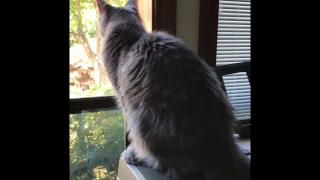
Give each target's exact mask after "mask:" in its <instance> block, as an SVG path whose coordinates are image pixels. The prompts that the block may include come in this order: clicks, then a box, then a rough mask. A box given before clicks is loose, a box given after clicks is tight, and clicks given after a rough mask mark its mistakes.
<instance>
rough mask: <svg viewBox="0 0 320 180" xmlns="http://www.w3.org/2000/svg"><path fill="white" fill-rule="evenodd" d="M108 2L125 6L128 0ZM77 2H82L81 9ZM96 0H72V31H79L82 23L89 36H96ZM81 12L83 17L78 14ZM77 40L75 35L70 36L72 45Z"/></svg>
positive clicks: (111, 0) (110, 0)
mask: <svg viewBox="0 0 320 180" xmlns="http://www.w3.org/2000/svg"><path fill="white" fill-rule="evenodd" d="M107 2H108V3H109V4H111V5H113V6H116V7H120V6H124V5H125V4H126V3H127V2H128V0H107ZM77 3H80V9H78V6H77ZM95 3H96V1H95V0H70V9H69V18H70V32H71V33H79V30H78V28H79V25H80V24H82V31H83V32H84V34H85V36H86V37H87V38H95V37H96V36H97V32H96V21H97V18H98V17H97V16H98V14H97V11H96V9H97V7H96V5H95ZM79 11H80V12H81V17H79V16H78V12H79ZM76 42H77V41H76V40H75V39H74V37H70V47H71V46H73V45H74V43H76Z"/></svg>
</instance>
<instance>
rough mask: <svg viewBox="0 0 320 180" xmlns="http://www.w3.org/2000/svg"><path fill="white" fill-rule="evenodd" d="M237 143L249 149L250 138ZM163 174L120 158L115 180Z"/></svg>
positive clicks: (151, 179)
mask: <svg viewBox="0 0 320 180" xmlns="http://www.w3.org/2000/svg"><path fill="white" fill-rule="evenodd" d="M238 144H239V145H240V146H241V147H243V148H245V149H248V150H249V151H251V146H250V139H238ZM248 157H249V158H250V155H249V156H248ZM166 179H167V177H166V176H165V174H163V173H161V172H158V171H157V170H154V169H150V168H146V167H142V166H135V165H131V164H127V163H126V162H125V160H124V159H123V158H120V161H119V169H118V177H117V180H166ZM201 179H202V178H201V177H190V178H187V179H186V180H201Z"/></svg>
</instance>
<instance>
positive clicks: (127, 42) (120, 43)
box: [105, 21, 146, 51]
mask: <svg viewBox="0 0 320 180" xmlns="http://www.w3.org/2000/svg"><path fill="white" fill-rule="evenodd" d="M145 33H146V30H145V28H144V27H143V25H142V24H139V23H136V22H132V23H130V22H127V21H123V22H121V21H120V22H112V23H110V24H109V25H108V27H107V29H106V33H105V40H106V41H105V43H106V48H107V49H108V50H110V51H112V50H117V51H119V50H122V49H127V48H130V47H131V46H132V45H133V44H135V43H136V42H137V41H138V40H139V39H140V38H141V37H142V36H143V35H144V34H145ZM111 45H112V46H111Z"/></svg>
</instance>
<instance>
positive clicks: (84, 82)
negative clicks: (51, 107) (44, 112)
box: [69, 0, 128, 98]
mask: <svg viewBox="0 0 320 180" xmlns="http://www.w3.org/2000/svg"><path fill="white" fill-rule="evenodd" d="M127 1H128V0H107V2H108V3H109V4H111V5H114V6H124V5H125V4H126V3H127ZM95 3H96V1H93V0H70V10H69V16H70V98H79V97H94V96H103V95H112V94H114V90H113V89H112V85H111V83H110V81H109V79H108V78H107V76H106V75H105V73H104V69H103V67H102V66H101V64H100V63H99V61H98V59H99V56H100V47H101V46H100V42H101V41H100V34H98V33H97V17H98V10H97V7H96V5H95ZM79 27H82V28H79Z"/></svg>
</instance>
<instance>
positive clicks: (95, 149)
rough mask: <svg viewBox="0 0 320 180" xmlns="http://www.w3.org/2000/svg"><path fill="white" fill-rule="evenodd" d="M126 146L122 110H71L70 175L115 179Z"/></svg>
mask: <svg viewBox="0 0 320 180" xmlns="http://www.w3.org/2000/svg"><path fill="white" fill-rule="evenodd" d="M124 149H125V136H124V120H123V116H122V112H121V111H120V110H108V111H100V112H90V113H80V114H70V179H71V180H76V179H90V180H93V179H95V180H102V179H103V180H111V179H112V180H113V179H115V178H116V176H117V170H118V163H119V158H120V154H121V153H122V152H123V151H124Z"/></svg>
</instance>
